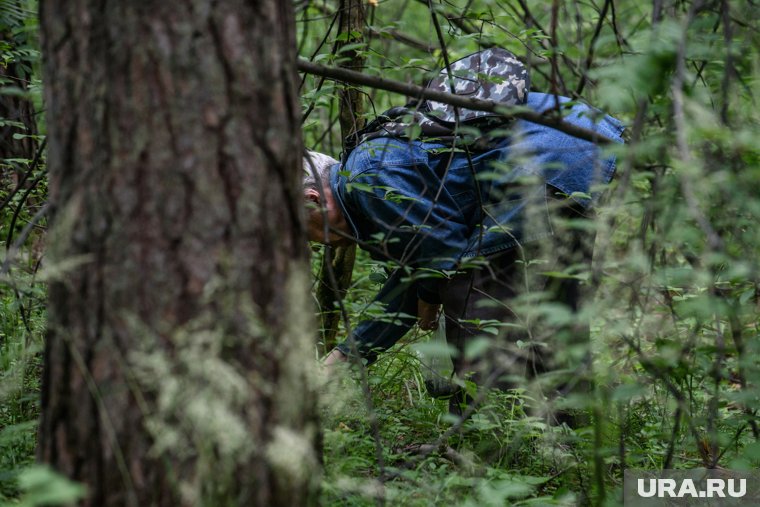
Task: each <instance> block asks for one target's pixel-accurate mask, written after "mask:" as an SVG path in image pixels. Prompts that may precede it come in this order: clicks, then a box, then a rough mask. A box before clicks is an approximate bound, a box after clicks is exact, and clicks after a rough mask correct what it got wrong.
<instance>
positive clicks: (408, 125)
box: [342, 47, 530, 162]
mask: <svg viewBox="0 0 760 507" xmlns="http://www.w3.org/2000/svg"><path fill="white" fill-rule="evenodd" d="M450 68H451V74H452V78H453V79H452V81H453V83H452V84H453V87H454V93H456V94H457V95H463V96H466V97H472V98H478V99H483V100H491V101H494V102H498V103H500V104H504V105H505V106H520V105H524V104H525V103H526V102H527V100H528V88H529V87H530V78H529V76H528V70H527V69H526V68H525V66H524V65H523V64H522V62H520V60H518V59H517V57H516V56H515V55H514V54H512V53H511V52H509V51H507V50H506V49H502V48H498V47H494V48H489V49H484V50H482V51H478V52H477V53H473V54H471V55H468V56H465V57H464V58H461V59H459V60H457V61H455V62H452V63H451V65H450ZM426 88H429V89H431V90H437V91H442V92H447V93H448V92H451V87H450V85H449V79H448V72H447V70H446V69H443V70H441V71H440V72H439V73H438V75H437V76H436V77H434V78H433V79H431V80H430V82H429V83H428V84H427V86H426ZM456 120H457V118H456V112H455V107H454V106H451V105H449V104H444V103H441V102H435V101H432V100H423V101H419V100H414V101H411V102H409V103H407V104H406V105H404V106H397V107H392V108H391V109H388V110H387V111H385V112H384V113H382V114H381V115H379V116H378V117H376V118H375V119H374V120H372V121H371V122H369V123H368V124H367V126H366V127H364V128H363V129H361V130H359V131H357V132H355V133H353V134H351V135H349V136H347V137H346V139H345V141H344V146H345V151H344V152H343V157H342V158H343V162H345V161H346V160H347V159H348V155H349V154H350V153H351V151H352V150H353V149H354V148H356V146H357V145H359V144H360V143H362V142H364V141H368V140H370V139H376V138H378V137H389V136H390V137H398V138H405V139H425V140H430V141H436V142H441V143H444V144H451V145H454V146H456V145H461V144H466V145H467V146H468V147H469V148H470V149H473V150H475V151H480V150H485V149H489V148H490V142H489V141H490V140H489V139H488V136H476V137H472V136H469V137H468V136H466V135H465V133H466V132H467V131H468V130H469V131H471V129H467V128H465V129H462V126H464V127H474V128H477V129H478V130H479V131H480V132H484V131H488V130H491V129H494V128H498V127H503V126H505V125H506V124H508V123H509V122H510V119H509V118H505V117H504V116H501V115H499V114H496V113H492V112H487V111H475V110H472V109H465V108H461V107H460V108H459V125H460V127H459V130H456Z"/></svg>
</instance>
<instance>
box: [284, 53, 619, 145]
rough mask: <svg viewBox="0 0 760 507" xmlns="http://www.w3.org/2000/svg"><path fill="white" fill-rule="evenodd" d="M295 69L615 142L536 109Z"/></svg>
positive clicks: (302, 66) (343, 73)
mask: <svg viewBox="0 0 760 507" xmlns="http://www.w3.org/2000/svg"><path fill="white" fill-rule="evenodd" d="M298 70H300V71H301V72H307V73H309V74H315V75H318V76H323V77H325V78H328V79H333V80H335V81H342V82H345V83H351V84H355V85H359V86H369V87H371V88H378V89H380V90H385V91H389V92H394V93H400V94H402V95H406V96H407V97H415V98H418V99H429V100H434V101H436V102H443V103H444V104H451V105H452V106H458V107H464V108H467V109H473V110H475V111H487V112H490V113H496V114H499V115H502V116H504V117H507V118H521V119H523V120H526V121H530V122H533V123H537V124H539V125H544V126H546V127H551V128H553V129H555V130H558V131H560V132H564V133H565V134H568V135H571V136H573V137H577V138H578V139H583V140H585V141H589V142H592V143H596V144H602V145H607V144H613V143H615V141H613V140H612V139H610V138H608V137H606V136H603V135H602V134H599V133H598V132H594V131H593V130H590V129H585V128H583V127H578V126H576V125H572V124H570V123H567V122H565V121H563V120H562V119H561V118H559V117H557V116H555V115H553V116H545V115H542V114H539V113H536V112H535V111H526V110H525V109H524V108H519V109H518V108H515V107H510V106H505V105H504V104H499V103H498V102H494V101H492V100H481V99H475V98H469V97H462V96H460V95H454V94H451V93H446V92H441V91H437V90H431V89H429V88H425V87H422V86H418V85H415V84H411V83H402V82H400V81H393V80H391V79H386V78H382V77H376V76H368V75H365V74H362V73H360V72H354V71H351V70H348V69H341V68H337V67H328V66H325V65H320V64H317V63H314V62H310V61H308V60H305V59H303V58H299V59H298Z"/></svg>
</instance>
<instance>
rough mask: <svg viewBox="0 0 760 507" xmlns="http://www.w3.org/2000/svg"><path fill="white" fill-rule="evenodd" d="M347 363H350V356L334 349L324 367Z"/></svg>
mask: <svg viewBox="0 0 760 507" xmlns="http://www.w3.org/2000/svg"><path fill="white" fill-rule="evenodd" d="M346 361H348V356H346V355H345V354H344V353H343V352H341V351H340V350H339V349H332V351H331V352H330V353H329V354H327V357H325V361H324V365H325V366H332V365H334V364H338V363H345V362H346Z"/></svg>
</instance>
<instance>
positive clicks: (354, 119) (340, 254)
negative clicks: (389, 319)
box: [317, 0, 366, 350]
mask: <svg viewBox="0 0 760 507" xmlns="http://www.w3.org/2000/svg"><path fill="white" fill-rule="evenodd" d="M339 16H340V29H339V31H338V33H341V34H348V35H349V36H348V37H347V38H346V39H345V42H342V43H340V44H338V46H337V48H336V50H340V47H341V46H343V45H345V44H356V43H359V42H362V41H363V38H364V36H363V34H364V32H365V30H364V27H365V24H366V23H365V12H364V5H363V1H362V0H343V1H342V2H341V4H340V14H339ZM343 54H344V56H346V57H347V60H346V61H345V63H342V64H341V67H344V68H347V69H350V70H354V71H360V70H361V69H362V68H363V67H364V57H363V56H361V53H358V52H357V51H354V50H349V51H346V52H344V53H343ZM338 96H339V103H340V106H339V107H340V110H339V112H338V118H339V120H340V132H341V136H342V139H344V140H345V139H346V136H348V135H349V134H352V133H354V132H356V131H357V130H359V129H361V128H362V127H363V126H364V118H363V116H362V115H363V113H364V96H363V95H362V94H361V93H360V90H358V89H356V88H354V87H352V86H350V85H343V86H342V87H341V89H340V91H339V94H338ZM343 148H344V149H345V146H344V147H343ZM331 253H332V255H325V256H324V257H323V258H322V266H321V269H320V279H319V285H318V286H317V301H318V302H319V307H320V309H321V311H322V313H321V314H322V343H324V346H325V349H327V350H330V349H332V348H333V347H334V346H335V345H336V341H337V340H336V337H337V334H338V324H339V323H340V311H339V310H338V309H337V308H336V305H335V303H336V301H338V298H343V297H345V295H346V292H347V291H348V287H349V286H350V285H351V275H352V274H353V270H354V261H355V259H356V245H350V246H342V247H338V248H335V249H334V250H332V252H331ZM330 269H332V270H333V272H334V273H335V280H337V282H338V286H337V287H333V286H332V284H331V283H330V277H329V276H328V270H330Z"/></svg>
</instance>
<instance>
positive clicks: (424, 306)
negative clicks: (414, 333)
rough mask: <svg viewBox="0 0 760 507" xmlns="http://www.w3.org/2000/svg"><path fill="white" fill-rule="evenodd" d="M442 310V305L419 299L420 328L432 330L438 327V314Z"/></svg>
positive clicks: (418, 316)
mask: <svg viewBox="0 0 760 507" xmlns="http://www.w3.org/2000/svg"><path fill="white" fill-rule="evenodd" d="M440 311H441V305H433V304H430V303H426V302H424V301H423V300H421V299H418V300H417V321H418V324H419V325H420V329H424V330H425V331H432V330H434V329H438V314H439V312H440Z"/></svg>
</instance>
